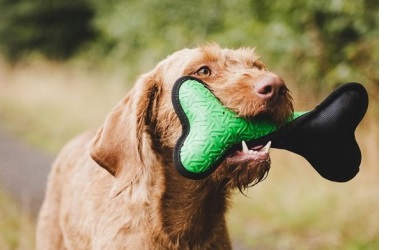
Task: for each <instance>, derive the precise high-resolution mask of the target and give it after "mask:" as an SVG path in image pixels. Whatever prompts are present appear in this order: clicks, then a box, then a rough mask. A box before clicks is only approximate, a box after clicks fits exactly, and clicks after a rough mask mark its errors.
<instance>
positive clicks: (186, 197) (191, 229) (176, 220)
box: [159, 166, 229, 248]
mask: <svg viewBox="0 0 400 250" xmlns="http://www.w3.org/2000/svg"><path fill="white" fill-rule="evenodd" d="M165 173H166V174H165V192H164V194H163V196H162V199H161V207H160V211H159V212H160V215H161V218H162V224H163V231H164V232H165V233H166V234H167V235H168V236H169V238H170V240H171V241H172V242H177V243H178V242H179V241H180V242H184V243H185V244H188V247H189V248H194V246H196V245H197V246H200V245H202V244H203V245H204V246H207V245H208V247H207V248H212V246H213V244H215V242H216V241H218V240H219V239H222V238H228V233H227V229H226V223H225V212H226V210H227V199H228V196H229V194H228V193H227V192H226V191H225V190H224V187H223V186H222V185H221V186H218V185H216V184H214V183H211V181H209V180H201V181H194V180H189V179H186V178H185V177H183V176H181V175H179V174H178V173H177V171H176V170H175V169H174V167H173V166H168V167H166V169H165ZM178 244H179V243H178Z"/></svg>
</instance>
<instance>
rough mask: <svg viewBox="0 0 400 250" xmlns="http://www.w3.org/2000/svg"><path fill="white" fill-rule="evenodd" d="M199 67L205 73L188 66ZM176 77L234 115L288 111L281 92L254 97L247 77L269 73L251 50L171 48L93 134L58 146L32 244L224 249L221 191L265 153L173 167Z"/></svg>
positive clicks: (243, 182)
mask: <svg viewBox="0 0 400 250" xmlns="http://www.w3.org/2000/svg"><path fill="white" fill-rule="evenodd" d="M203 66H207V67H208V68H209V70H211V74H208V73H209V72H208V71H198V70H199V69H200V68H201V67H203ZM184 75H193V76H196V77H198V78H201V79H202V80H203V81H205V82H206V83H207V84H208V86H209V87H210V89H211V90H212V91H213V92H214V94H215V95H216V96H217V97H218V98H219V99H220V100H221V102H222V103H223V104H224V105H226V106H227V107H229V108H231V109H232V110H234V111H235V112H237V114H238V115H240V116H243V117H255V116H260V115H265V116H268V117H269V118H270V119H272V120H274V121H276V122H278V123H281V122H283V121H284V120H285V119H287V117H288V116H289V114H290V113H291V112H292V111H293V106H292V101H291V97H290V95H289V94H288V93H285V95H284V96H283V97H282V98H281V99H280V100H276V101H274V103H266V102H265V101H263V100H262V99H261V98H259V97H257V95H255V93H254V90H253V85H254V83H255V82H256V81H257V80H258V79H260V78H262V77H265V76H267V75H274V74H273V73H271V72H270V71H268V70H266V68H265V66H264V65H263V64H262V62H261V61H259V58H258V56H257V55H255V53H254V51H253V50H251V49H239V50H229V49H221V48H220V47H219V46H218V45H216V44H207V45H205V46H201V47H199V48H196V49H184V50H181V51H178V52H176V53H174V54H173V55H171V56H169V57H168V58H167V59H165V60H164V61H162V62H160V63H159V64H158V65H157V66H156V68H155V69H154V70H152V71H150V72H149V73H147V74H145V75H143V76H141V77H140V78H139V79H138V81H137V83H136V84H135V86H134V88H133V89H132V90H131V91H130V92H129V93H128V95H127V96H126V97H125V98H124V99H123V100H121V102H120V103H119V104H118V105H117V106H116V107H115V108H114V109H113V110H112V111H111V112H110V114H109V115H108V116H107V118H106V120H105V122H104V124H103V126H102V127H101V128H100V129H99V130H98V131H97V132H96V133H94V132H87V133H85V134H82V135H80V136H79V137H77V138H75V139H74V140H72V141H71V142H69V143H68V144H67V145H66V146H65V147H64V149H63V150H62V151H61V152H60V154H59V156H58V157H57V159H56V161H55V162H54V165H53V168H52V171H51V173H50V176H49V181H48V189H47V192H46V198H45V201H44V204H43V206H42V209H41V212H40V215H39V220H38V225H37V249H38V250H46V249H74V250H79V249H107V250H109V249H230V248H231V244H230V241H229V235H228V231H227V227H226V222H225V217H224V215H225V212H226V210H227V208H228V198H229V194H230V191H231V190H232V189H234V188H236V187H238V188H240V189H243V188H246V187H248V186H249V185H252V184H254V183H257V182H258V181H261V180H262V179H263V178H265V176H266V174H267V172H268V170H269V167H270V161H269V159H267V160H263V161H251V160H247V159H241V160H240V161H238V160H235V158H229V159H227V160H225V161H224V162H223V163H222V164H221V166H220V167H218V169H217V170H216V171H215V172H214V173H213V174H212V175H211V176H209V177H207V178H205V179H203V180H199V181H194V180H190V179H186V178H184V177H182V176H181V175H179V174H178V172H177V171H176V169H175V167H174V165H173V161H172V150H173V147H174V145H175V143H176V141H177V139H178V138H179V136H180V134H181V125H180V123H179V120H178V118H177V116H176V114H175V112H174V110H173V107H172V103H171V89H172V86H173V84H174V82H175V81H176V80H177V79H178V78H179V77H181V76H184ZM274 76H275V75H274Z"/></svg>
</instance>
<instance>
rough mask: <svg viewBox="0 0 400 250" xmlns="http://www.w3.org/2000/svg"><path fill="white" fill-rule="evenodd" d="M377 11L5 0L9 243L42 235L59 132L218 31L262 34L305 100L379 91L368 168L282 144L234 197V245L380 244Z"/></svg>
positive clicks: (1, 208) (310, 0)
mask: <svg viewBox="0 0 400 250" xmlns="http://www.w3.org/2000/svg"><path fill="white" fill-rule="evenodd" d="M378 13H379V3H378V1H377V0H354V1H344V0H327V1H314V0H249V1H242V0H230V1H222V0H198V1H184V0H145V1H128V0H114V1H107V0H70V1H62V0H35V1H30V0H0V149H1V151H0V169H1V172H2V176H1V177H2V178H0V249H33V248H34V247H33V246H34V231H35V220H36V216H37V210H38V207H39V206H40V202H41V200H42V198H43V195H44V188H45V178H46V175H47V171H48V169H49V167H50V164H51V161H52V160H53V159H54V157H55V155H56V154H57V152H58V151H59V150H60V149H61V147H62V145H63V144H65V143H66V142H67V141H68V140H69V139H71V138H72V137H73V136H75V135H76V134H78V133H80V132H82V131H84V130H86V129H89V128H96V127H98V126H99V125H100V124H101V123H102V121H103V119H104V117H105V115H106V114H107V113H108V112H109V111H110V110H111V109H112V107H113V106H114V105H115V104H116V103H117V102H118V101H119V100H120V99H122V97H123V96H124V95H125V93H127V92H128V91H129V89H130V88H132V86H133V84H134V82H135V79H136V78H137V76H138V75H139V74H142V73H145V72H147V71H149V70H150V69H152V68H153V67H154V66H155V65H156V64H157V62H159V61H160V60H162V59H163V58H165V57H166V56H167V55H169V54H171V53H173V52H174V51H176V50H180V49H182V48H185V47H195V46H197V45H199V44H202V43H204V42H212V41H213V42H217V43H219V44H220V45H221V46H222V47H229V48H239V47H255V48H256V51H257V53H258V54H260V55H261V58H262V60H263V61H264V62H265V63H266V64H267V66H268V68H269V69H271V70H273V71H274V72H276V73H278V74H279V75H281V76H282V78H283V79H284V80H285V81H286V83H287V85H288V87H289V88H290V90H291V91H292V94H293V96H294V100H295V109H296V110H298V111H300V110H311V109H313V108H314V107H315V106H316V105H317V104H318V103H319V102H320V101H322V100H323V99H324V97H326V96H327V95H328V94H329V93H330V92H331V91H332V90H333V88H335V87H336V86H337V85H339V84H342V83H345V82H351V81H355V82H359V83H362V84H363V85H364V86H365V87H366V88H367V91H368V94H369V98H370V104H369V108H368V111H367V114H366V116H365V118H364V120H363V121H362V122H361V124H360V125H359V127H358V129H357V131H356V137H357V140H358V142H359V144H360V147H361V150H362V153H363V160H362V163H361V169H360V173H359V174H358V175H357V176H356V177H355V178H354V179H353V180H351V181H350V182H347V183H333V182H329V181H327V180H325V179H323V178H321V177H320V176H319V175H318V174H317V173H316V172H315V171H314V170H313V169H312V167H310V165H309V164H308V163H307V162H306V161H305V160H304V159H303V158H301V157H299V156H297V155H294V154H292V153H290V152H287V151H280V150H273V151H272V153H271V154H272V169H271V172H270V174H269V176H268V178H267V179H266V180H265V181H264V182H263V183H261V184H259V185H257V186H256V187H254V188H251V189H249V190H248V191H246V192H245V194H246V196H244V195H242V194H240V193H239V194H236V195H235V196H234V199H233V200H232V208H231V210H230V212H229V215H228V221H229V230H230V233H231V238H232V241H233V242H234V247H235V249H378V243H379V240H378V238H379V230H378V173H379V171H378V160H379V159H378V139H379V134H378V129H379V123H378V116H379V110H378V103H379V72H378V68H379V54H378V45H379V44H378V42H379V38H378V36H379V30H378V28H379V27H378V26H379V25H378V24H379V22H378V18H379V16H378ZM338 157H340V156H338Z"/></svg>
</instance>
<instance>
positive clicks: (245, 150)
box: [242, 141, 249, 153]
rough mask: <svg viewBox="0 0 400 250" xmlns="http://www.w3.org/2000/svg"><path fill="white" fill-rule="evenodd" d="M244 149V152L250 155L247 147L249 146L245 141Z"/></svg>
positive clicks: (243, 143) (243, 142)
mask: <svg viewBox="0 0 400 250" xmlns="http://www.w3.org/2000/svg"><path fill="white" fill-rule="evenodd" d="M242 148H243V152H245V153H249V148H248V147H247V144H246V142H245V141H242Z"/></svg>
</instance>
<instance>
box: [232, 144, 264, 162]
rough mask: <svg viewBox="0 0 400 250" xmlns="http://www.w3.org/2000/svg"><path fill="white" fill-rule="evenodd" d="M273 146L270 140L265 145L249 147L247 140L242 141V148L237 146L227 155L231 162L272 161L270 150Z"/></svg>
mask: <svg viewBox="0 0 400 250" xmlns="http://www.w3.org/2000/svg"><path fill="white" fill-rule="evenodd" d="M270 148H271V142H270V141H269V142H268V143H267V144H265V145H256V146H253V147H250V148H249V147H248V146H247V144H246V142H245V141H242V144H241V149H240V146H239V147H235V149H234V150H233V151H232V153H230V154H229V155H228V156H227V160H228V161H229V162H246V161H257V162H260V163H268V164H270V163H271V159H270V155H269V150H270Z"/></svg>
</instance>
